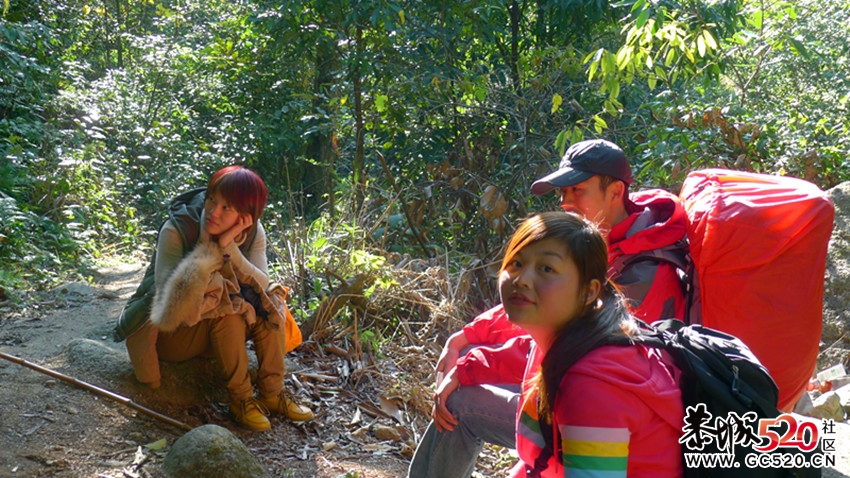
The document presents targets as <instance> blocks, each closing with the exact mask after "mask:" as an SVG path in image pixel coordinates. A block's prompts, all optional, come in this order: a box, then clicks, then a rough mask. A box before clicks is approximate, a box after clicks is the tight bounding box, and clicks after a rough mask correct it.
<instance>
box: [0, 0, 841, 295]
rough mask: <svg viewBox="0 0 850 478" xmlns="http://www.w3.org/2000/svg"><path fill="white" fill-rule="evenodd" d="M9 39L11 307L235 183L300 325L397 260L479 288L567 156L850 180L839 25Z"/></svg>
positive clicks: (252, 25) (382, 9) (161, 21)
mask: <svg viewBox="0 0 850 478" xmlns="http://www.w3.org/2000/svg"><path fill="white" fill-rule="evenodd" d="M2 16H3V17H2V18H3V21H0V158H2V159H0V259H2V262H0V288H2V289H5V290H6V292H9V293H11V295H12V296H13V297H14V296H16V293H15V292H14V291H22V290H26V289H27V288H29V287H32V286H43V285H46V284H49V283H50V281H51V280H53V279H55V277H57V276H58V275H60V274H61V273H63V272H64V271H67V268H68V266H69V265H76V264H85V263H86V262H87V261H89V260H91V259H92V258H97V257H100V256H103V255H111V254H116V253H117V254H127V253H130V252H131V251H136V250H139V249H140V248H142V249H144V248H145V247H149V246H150V242H151V238H152V237H153V235H154V234H155V232H156V229H157V228H158V226H159V225H160V223H161V221H162V219H163V213H162V206H163V204H164V203H165V202H166V201H167V200H168V199H169V198H170V197H171V196H172V195H174V194H175V193H176V192H177V191H179V190H181V189H183V188H185V187H186V186H187V184H188V185H199V184H203V182H204V180H205V178H207V177H208V175H209V174H210V173H211V172H212V171H214V170H215V169H217V168H219V167H221V166H223V165H226V164H230V163H240V164H245V165H248V166H250V167H252V168H254V169H256V170H257V171H258V172H260V173H261V174H262V175H263V177H264V178H265V179H266V180H267V182H268V184H269V187H270V190H271V194H272V201H271V204H270V207H269V210H268V213H267V214H268V216H267V222H269V223H271V224H272V227H270V228H269V229H271V231H272V245H273V247H274V250H275V251H277V252H278V257H279V258H280V263H279V264H278V265H277V267H278V270H279V271H280V272H281V273H282V274H286V275H289V276H290V278H293V277H297V278H299V279H300V283H301V286H302V287H301V289H300V290H299V293H300V295H301V297H302V299H303V300H304V301H305V303H306V302H308V301H310V300H315V298H316V297H318V296H319V295H321V294H322V290H323V289H326V288H327V287H329V286H330V285H331V284H330V282H329V281H330V279H326V278H325V277H326V276H327V275H328V274H326V273H325V272H326V271H333V272H334V273H335V274H337V275H341V276H342V277H347V276H349V275H352V274H354V273H358V272H363V271H366V272H372V271H377V270H380V269H381V268H382V267H384V262H383V257H385V256H386V257H389V256H392V255H394V254H395V255H396V256H394V257H400V256H398V255H404V254H407V255H410V256H414V257H422V258H429V257H440V258H443V260H444V262H445V263H446V264H449V265H450V268H454V269H468V270H475V271H477V273H478V274H479V275H481V276H482V277H483V276H486V272H487V268H486V266H487V264H490V263H491V262H492V261H493V260H494V259H495V258H497V256H498V253H499V249H500V247H501V244H502V243H503V241H504V239H505V236H506V235H507V234H509V232H510V229H511V225H512V224H513V222H514V220H515V219H516V218H518V217H521V216H524V215H525V214H526V213H527V212H528V211H532V210H541V209H547V208H552V207H554V201H553V200H552V198H548V197H547V198H535V197H530V195H529V194H528V187H529V185H530V183H531V182H532V181H533V180H534V179H535V178H537V177H539V176H541V175H542V174H544V173H546V172H548V171H549V170H551V168H552V167H553V165H555V164H556V163H557V158H558V157H559V155H560V154H561V153H562V151H563V150H564V149H565V147H566V146H567V145H568V144H569V143H570V142H573V141H576V140H580V139H582V138H587V137H598V136H602V137H607V138H609V139H612V140H614V141H616V142H618V143H620V144H621V145H623V147H624V148H625V149H626V150H627V152H628V153H629V155H630V157H631V158H633V163H634V165H635V168H636V171H637V172H638V177H639V181H640V182H641V183H642V184H643V185H652V186H663V187H669V188H671V189H674V190H675V188H676V187H677V186H678V185H679V184H680V183H681V181H682V179H683V178H684V175H685V174H686V173H687V172H688V171H689V170H692V169H696V168H701V167H706V166H722V167H727V168H738V169H746V170H753V171H761V172H768V173H776V174H789V175H794V176H799V177H805V178H807V179H809V180H812V181H814V182H816V183H818V184H819V185H821V186H822V187H824V188H826V187H831V186H832V185H834V184H836V183H838V182H840V181H844V180H846V179H848V178H850V167H849V166H848V165H847V164H846V159H845V158H846V157H847V153H848V147H850V146H848V144H847V140H846V139H847V138H848V137H850V135H848V122H847V119H848V114H847V106H848V104H847V103H848V99H850V71H848V69H850V65H848V55H847V50H848V43H847V38H848V37H850V31H848V30H850V1H847V0H841V1H836V2H815V1H814V0H800V1H795V2H785V1H771V2H764V1H760V0H713V1H711V0H706V1H696V0H680V1H671V0H661V1H646V0H625V1H622V2H619V3H616V4H614V3H609V2H607V1H605V0H594V1H586V0H536V1H533V2H532V1H527V0H489V1H485V0H472V1H468V2H444V1H435V0H422V1H419V0H417V1H386V0H356V1H353V0H337V1H333V2H331V1H329V0H291V1H285V2H284V1H280V0H277V1H275V0H258V1H247V0H244V1H232V0H205V1H203V2H201V1H197V0H182V1H179V2H178V1H170V0H165V1H159V0H110V1H104V0H91V1H80V0H40V1H34V0H29V1H13V2H6V3H4V9H3V12H2ZM379 258H380V259H379ZM377 277H379V282H378V283H380V284H381V286H384V287H390V286H391V284H392V281H391V280H390V279H387V278H386V276H384V275H382V274H377ZM378 283H376V284H378ZM485 289H486V287H485ZM481 294H482V295H483V296H485V297H486V295H487V292H486V291H482V292H481ZM17 295H20V294H17Z"/></svg>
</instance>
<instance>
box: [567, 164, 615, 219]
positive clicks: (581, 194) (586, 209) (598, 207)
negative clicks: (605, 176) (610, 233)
mask: <svg viewBox="0 0 850 478" xmlns="http://www.w3.org/2000/svg"><path fill="white" fill-rule="evenodd" d="M615 184H616V183H612V184H609V185H608V188H607V189H606V190H605V191H603V190H602V189H600V187H599V176H593V177H592V178H590V179H588V180H587V181H584V182H581V183H578V184H576V185H575V186H568V187H565V188H561V208H562V209H563V210H564V211H568V212H569V211H572V212H576V213H579V214H583V215H584V217H586V218H588V219H590V220H591V221H594V222H596V223H599V224H607V225H609V226H610V225H611V224H610V223H611V221H612V220H614V218H613V216H614V214H613V210H614V204H615V199H616V198H615V195H616V192H615V190H616V188H615V187H614V186H615Z"/></svg>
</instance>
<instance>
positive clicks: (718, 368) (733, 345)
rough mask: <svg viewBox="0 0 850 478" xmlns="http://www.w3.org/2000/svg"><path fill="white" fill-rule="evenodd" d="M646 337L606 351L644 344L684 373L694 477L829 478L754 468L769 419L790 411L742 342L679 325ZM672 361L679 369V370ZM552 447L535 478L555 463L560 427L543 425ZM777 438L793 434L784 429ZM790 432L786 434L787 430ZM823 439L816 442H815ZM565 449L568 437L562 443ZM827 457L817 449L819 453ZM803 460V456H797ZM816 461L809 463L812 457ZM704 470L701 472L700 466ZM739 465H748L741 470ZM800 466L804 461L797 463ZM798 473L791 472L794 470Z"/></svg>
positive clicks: (687, 466) (688, 473)
mask: <svg viewBox="0 0 850 478" xmlns="http://www.w3.org/2000/svg"><path fill="white" fill-rule="evenodd" d="M637 323H638V324H639V327H640V331H639V333H638V334H636V335H634V336H631V337H625V336H618V337H610V338H609V339H606V340H604V341H603V342H602V343H600V344H598V346H602V345H622V346H634V344H640V345H643V346H644V347H651V348H656V349H661V350H663V351H666V352H667V353H666V354H662V355H663V360H664V361H665V362H667V363H670V364H671V365H674V366H675V367H676V368H677V369H679V370H680V371H681V377H680V384H679V386H680V388H681V391H682V404H683V405H684V409H685V419H684V421H683V423H682V431H683V434H682V437H681V438H680V443H682V452H683V455H682V463H683V470H684V476H685V477H686V478H713V477H723V478H737V477H741V478H743V477H748V478H750V477H755V478H780V477H781V478H810V477H819V476H821V470H820V468H790V467H787V466H786V467H785V468H758V467H753V466H748V464H747V461H746V456H747V455H748V454H760V452H758V451H756V450H755V449H754V448H753V447H754V446H759V445H761V446H764V445H765V443H763V441H764V440H763V439H762V438H759V437H758V435H757V434H758V433H759V423H758V420H759V419H762V418H768V419H769V418H776V417H779V416H780V415H781V414H782V412H780V411H779V409H778V408H777V406H776V404H777V401H778V399H779V389H778V388H777V387H776V383H774V381H773V379H772V378H771V377H770V373H768V371H767V369H766V368H765V367H764V366H763V365H762V364H761V363H760V362H759V361H758V359H757V358H756V357H755V355H753V353H752V352H751V351H750V349H749V348H748V347H747V346H746V345H744V343H743V342H741V340H739V339H738V338H736V337H734V336H731V335H729V334H726V333H723V332H720V331H718V330H714V329H710V328H707V327H703V326H701V325H696V324H695V325H685V324H684V323H683V322H681V321H679V320H676V319H668V320H661V321H658V322H655V323H653V325H648V324H646V323H644V322H641V321H637ZM671 362H672V363H671ZM539 424H540V428H541V432H542V433H543V437H544V440H545V441H546V446H544V448H543V451H542V453H541V455H540V456H539V457H538V459H537V461H536V462H535V463H534V466H533V467H532V466H529V467H527V469H526V475H527V476H528V477H537V476H540V474H541V473H542V470H544V469H545V468H546V463H547V462H548V460H549V457H551V456H552V453H553V452H554V451H553V448H554V447H553V445H552V443H550V440H551V439H552V435H553V430H552V428H553V427H552V425H551V424H547V423H544V422H543V421H540V422H539ZM778 427H779V428H778V429H771V430H772V431H775V432H776V434H777V436H780V437H782V436H784V434H785V433H786V432H788V425H787V423H785V422H780V425H779V426H778ZM783 427H784V428H783ZM814 439H815V437H812V436H811V435H809V443H811V440H814ZM555 443H556V444H557V446H559V445H560V437H558V438H557V440H556V442H555ZM817 451H819V450H818V449H815V450H812V451H811V452H809V453H810V454H811V453H814V452H817ZM770 453H783V454H791V455H797V454H803V452H802V451H800V450H798V449H796V448H793V449H791V448H777V449H776V450H774V451H772V452H770ZM697 455H705V456H713V457H719V456H721V455H726V456H727V457H728V456H729V455H731V456H732V457H733V458H732V459H731V460H730V461H731V462H732V463H729V464H728V465H727V466H723V462H715V463H713V466H712V465H707V464H706V463H705V462H704V461H702V462H699V461H698V460H699V457H697ZM772 458H773V457H772ZM775 458H776V459H777V460H778V462H779V463H782V464H786V463H788V464H793V463H795V462H794V458H795V457H793V456H782V457H775ZM796 458H797V460H800V459H801V458H802V457H796ZM805 458H806V460H807V461H806V462H808V459H809V456H806V457H805ZM697 463H701V465H697ZM734 463H738V464H739V465H740V466H739V467H736V466H734ZM797 463H799V461H798V462H797ZM789 466H790V465H789Z"/></svg>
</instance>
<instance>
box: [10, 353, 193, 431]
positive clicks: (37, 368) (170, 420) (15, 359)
mask: <svg viewBox="0 0 850 478" xmlns="http://www.w3.org/2000/svg"><path fill="white" fill-rule="evenodd" d="M0 358H2V359H6V360H8V361H10V362H14V363H16V364H18V365H23V366H24V367H27V368H31V369H33V370H35V371H36V372H41V373H43V374H45V375H50V376H51V377H54V378H58V379H59V380H62V381H63V382H68V383H70V384H73V385H76V386H78V387H80V388H82V389H85V390H88V391H90V392H94V393H96V394H98V395H100V396H101V397H106V398H108V399H110V400H114V401H116V402H119V403H123V404H124V405H127V406H128V407H130V408H133V409H135V410H138V411H140V412H142V413H144V414H145V415H148V416H150V417H153V418H156V419H157V420H160V421H163V422H165V423H168V424H169V425H173V426H175V427H177V428H180V429H183V430H186V431H190V430H192V427H190V426H189V425H187V424H185V423H183V422H180V421H177V420H175V419H173V418H171V417H167V416H165V415H163V414H161V413H158V412H155V411H153V410H151V409H150V408H145V407H143V406H142V405H139V404H138V403H136V402H134V401H133V400H131V399H129V398H127V397H123V396H121V395H118V394H117V393H113V392H110V391H109V390H105V389H102V388H100V387H96V386H94V385H92V384H90V383H87V382H83V381H82V380H78V379H76V378H74V377H69V376H67V375H64V374H62V373H59V372H57V371H55V370H51V369H49V368H45V367H42V366H40V365H36V364H34V363H32V362H27V361H26V360H24V359H22V358H19V357H15V356H14V355H9V354H6V353H3V352H0Z"/></svg>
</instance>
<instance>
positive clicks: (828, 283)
mask: <svg viewBox="0 0 850 478" xmlns="http://www.w3.org/2000/svg"><path fill="white" fill-rule="evenodd" d="M827 193H828V194H829V197H830V198H831V199H832V203H833V204H834V205H835V226H834V227H833V229H832V237H831V238H830V241H829V251H828V252H827V257H826V274H825V276H826V277H825V284H824V301H823V334H822V336H821V337H822V341H823V349H822V351H821V354H820V356H819V357H818V370H824V369H827V368H829V367H831V366H833V365H837V364H839V363H843V364H844V366H845V368H847V367H848V366H850V182H845V183H841V184H839V185H838V186H835V187H834V188H832V189H830V190H829V191H827Z"/></svg>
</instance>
